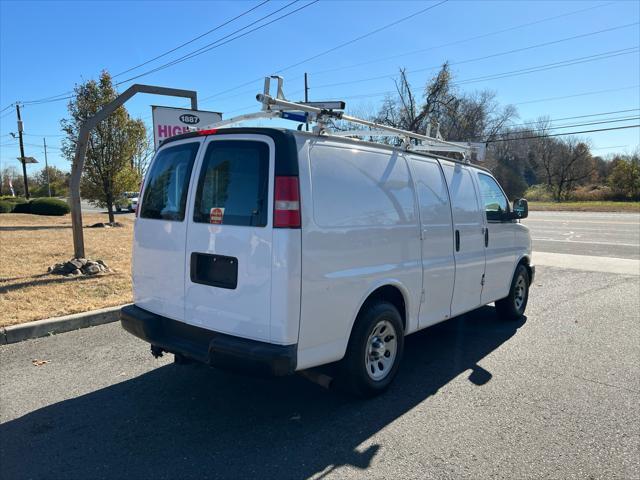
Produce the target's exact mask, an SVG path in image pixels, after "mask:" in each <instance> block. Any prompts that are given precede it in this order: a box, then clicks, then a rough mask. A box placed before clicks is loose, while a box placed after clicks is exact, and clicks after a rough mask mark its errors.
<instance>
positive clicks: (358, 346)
mask: <svg viewBox="0 0 640 480" xmlns="http://www.w3.org/2000/svg"><path fill="white" fill-rule="evenodd" d="M403 350H404V333H403V328H402V319H401V317H400V314H399V313H398V309H397V308H396V307H395V306H393V305H392V304H390V303H387V302H376V303H375V304H372V305H370V306H368V307H366V309H365V310H363V311H362V312H361V313H360V315H358V318H357V319H356V324H355V325H354V328H353V332H352V334H351V338H350V339H349V346H348V348H347V353H346V355H345V358H344V359H343V361H342V378H341V381H342V384H343V386H344V387H345V388H346V389H347V390H349V391H350V392H351V393H354V394H356V395H358V396H361V397H373V396H375V395H378V394H380V393H382V392H384V391H385V390H386V389H387V388H388V387H389V385H390V384H391V382H392V381H393V379H394V378H395V376H396V373H397V372H398V366H399V365H400V360H401V358H402V353H403Z"/></svg>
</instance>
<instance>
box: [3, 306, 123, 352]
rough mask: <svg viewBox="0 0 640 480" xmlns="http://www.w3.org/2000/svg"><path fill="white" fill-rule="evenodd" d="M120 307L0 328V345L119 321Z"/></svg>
mask: <svg viewBox="0 0 640 480" xmlns="http://www.w3.org/2000/svg"><path fill="white" fill-rule="evenodd" d="M122 307H124V305H118V306H116V307H107V308H101V309H99V310H91V311H89V312H82V313H74V314H72V315H65V316H64V317H54V318H47V319H46V320H36V321H35V322H28V323H23V324H20V325H11V326H8V327H5V328H0V345H8V344H10V343H17V342H22V341H24V340H29V339H31V338H39V337H47V336H49V335H54V334H57V333H64V332H69V331H71V330H78V329H80V328H87V327H93V326H95V325H102V324H105V323H111V322H116V321H118V320H119V319H120V309H121V308H122Z"/></svg>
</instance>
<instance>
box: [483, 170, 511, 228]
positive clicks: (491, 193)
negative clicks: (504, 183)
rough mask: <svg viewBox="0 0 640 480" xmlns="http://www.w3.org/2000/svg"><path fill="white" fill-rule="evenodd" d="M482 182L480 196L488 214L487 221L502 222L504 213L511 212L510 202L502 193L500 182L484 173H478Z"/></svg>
mask: <svg viewBox="0 0 640 480" xmlns="http://www.w3.org/2000/svg"><path fill="white" fill-rule="evenodd" d="M478 180H479V181H480V196H481V197H482V203H483V204H484V210H485V212H486V214H487V220H500V216H501V214H502V213H503V212H508V211H509V202H508V201H507V197H505V196H504V193H502V189H501V188H500V185H498V182H496V181H495V180H494V179H493V178H492V177H490V176H489V175H486V174H484V173H478Z"/></svg>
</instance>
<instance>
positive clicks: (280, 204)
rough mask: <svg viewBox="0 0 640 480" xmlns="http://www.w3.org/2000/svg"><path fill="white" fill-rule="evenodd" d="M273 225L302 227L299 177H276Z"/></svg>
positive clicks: (278, 226) (277, 226)
mask: <svg viewBox="0 0 640 480" xmlns="http://www.w3.org/2000/svg"><path fill="white" fill-rule="evenodd" d="M274 190H275V191H274V208H273V226H274V227H276V228H300V188H299V186H298V177H276V183H275V189H274Z"/></svg>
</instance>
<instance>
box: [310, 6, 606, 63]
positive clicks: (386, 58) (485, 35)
mask: <svg viewBox="0 0 640 480" xmlns="http://www.w3.org/2000/svg"><path fill="white" fill-rule="evenodd" d="M613 3H614V2H608V3H603V4H600V5H594V6H592V7H588V8H581V9H579V10H573V11H571V12H567V13H563V14H560V15H554V16H552V17H546V18H542V19H540V20H535V21H533V22H528V23H522V24H519V25H514V26H512V27H508V28H503V29H500V30H494V31H493V32H489V33H483V34H480V35H475V36H472V37H467V38H463V39H461V40H456V41H453V42H448V43H443V44H440V45H435V46H432V47H427V48H421V49H419V50H413V51H411V52H406V53H401V54H398V55H391V56H387V57H379V58H377V59H373V60H368V61H366V62H361V63H355V64H352V65H347V66H341V67H335V68H330V69H326V70H319V71H316V72H314V74H316V75H319V74H322V73H329V72H334V71H338V70H343V69H346V68H355V67H361V66H364V65H370V64H372V63H377V62H381V61H386V60H394V59H396V58H401V57H406V56H410V55H416V54H418V53H424V52H428V51H431V50H436V49H439V48H444V47H451V46H454V45H459V44H461V43H467V42H470V41H473V40H479V39H481V38H486V37H490V36H493V35H499V34H501V33H506V32H510V31H513V30H519V29H521V28H525V27H530V26H533V25H538V24H540V23H546V22H549V21H552V20H557V19H559V18H564V17H568V16H571V15H576V14H578V13H583V12H586V11H588V10H593V9H595V8H601V7H607V6H609V5H613Z"/></svg>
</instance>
